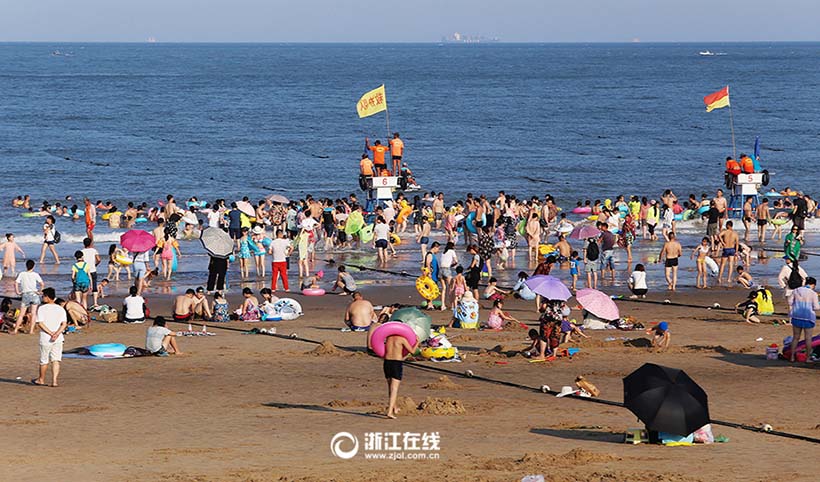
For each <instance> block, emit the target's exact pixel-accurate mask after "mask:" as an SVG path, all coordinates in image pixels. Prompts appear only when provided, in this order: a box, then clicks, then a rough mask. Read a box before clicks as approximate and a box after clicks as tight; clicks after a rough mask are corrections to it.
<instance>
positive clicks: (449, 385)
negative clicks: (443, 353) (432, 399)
mask: <svg viewBox="0 0 820 482" xmlns="http://www.w3.org/2000/svg"><path fill="white" fill-rule="evenodd" d="M421 388H426V389H427V390H461V389H462V388H464V387H462V386H461V385H459V384H457V383H455V382H453V381H452V380H450V377H448V376H447V375H442V376H441V377H440V378H439V379H438V381H436V382H433V383H428V384H427V385H424V386H423V387H421Z"/></svg>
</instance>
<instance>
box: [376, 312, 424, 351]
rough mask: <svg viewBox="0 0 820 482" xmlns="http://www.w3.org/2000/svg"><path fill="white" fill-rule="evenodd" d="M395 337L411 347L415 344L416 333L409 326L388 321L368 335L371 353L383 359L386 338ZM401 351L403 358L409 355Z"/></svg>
mask: <svg viewBox="0 0 820 482" xmlns="http://www.w3.org/2000/svg"><path fill="white" fill-rule="evenodd" d="M395 335H398V336H401V337H403V338H404V339H405V340H407V343H409V344H410V345H411V346H413V345H415V344H416V340H417V338H416V332H414V331H413V329H412V328H410V326H408V325H405V324H404V323H401V322H398V321H388V322H387V323H385V324H383V325H379V326H378V327H376V329H375V330H373V333H372V334H371V335H370V347H371V348H372V349H373V353H375V354H376V356H378V357H379V358H384V352H385V348H384V343H385V341H386V340H387V337H388V336H395ZM402 351H403V354H404V355H405V356H407V355H409V354H410V352H408V351H407V350H406V349H405V350H402Z"/></svg>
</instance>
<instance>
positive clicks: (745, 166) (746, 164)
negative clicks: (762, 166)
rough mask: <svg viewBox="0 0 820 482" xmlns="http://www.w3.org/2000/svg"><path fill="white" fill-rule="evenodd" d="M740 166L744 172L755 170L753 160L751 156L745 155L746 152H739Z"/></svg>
mask: <svg viewBox="0 0 820 482" xmlns="http://www.w3.org/2000/svg"><path fill="white" fill-rule="evenodd" d="M740 168H741V169H742V170H743V172H745V173H746V174H752V173H753V172H755V161H753V160H752V158H751V157H749V156H747V155H746V154H741V155H740Z"/></svg>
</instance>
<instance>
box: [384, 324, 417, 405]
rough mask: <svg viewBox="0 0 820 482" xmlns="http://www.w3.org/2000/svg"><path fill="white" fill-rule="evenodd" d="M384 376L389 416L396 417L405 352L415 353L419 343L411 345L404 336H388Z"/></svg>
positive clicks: (385, 342)
mask: <svg viewBox="0 0 820 482" xmlns="http://www.w3.org/2000/svg"><path fill="white" fill-rule="evenodd" d="M384 345H385V346H384V378H385V379H386V380H387V395H388V397H389V400H390V402H389V405H388V407H387V418H396V415H397V414H398V413H399V412H398V410H397V409H396V399H398V396H399V384H400V383H401V379H402V376H403V368H404V353H405V351H407V352H408V353H413V352H415V351H416V348H418V346H419V344H418V342H416V344H415V345H413V346H410V343H407V340H405V339H404V337H403V336H399V335H392V336H388V337H387V339H386V340H385V341H384Z"/></svg>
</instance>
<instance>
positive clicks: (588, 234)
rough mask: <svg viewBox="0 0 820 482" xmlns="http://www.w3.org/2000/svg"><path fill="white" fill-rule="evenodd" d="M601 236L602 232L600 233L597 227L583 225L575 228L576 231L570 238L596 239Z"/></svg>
mask: <svg viewBox="0 0 820 482" xmlns="http://www.w3.org/2000/svg"><path fill="white" fill-rule="evenodd" d="M599 234H601V231H599V230H598V228H596V227H595V226H590V225H589V224H582V225H580V226H575V229H573V230H572V232H571V233H569V237H570V238H572V239H589V238H596V237H598V235H599Z"/></svg>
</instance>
